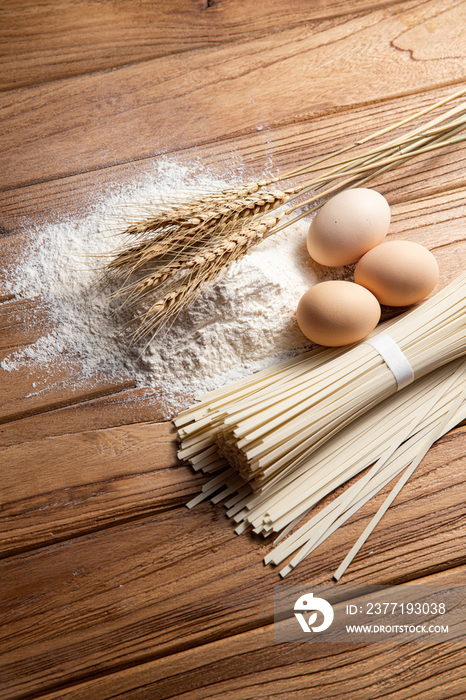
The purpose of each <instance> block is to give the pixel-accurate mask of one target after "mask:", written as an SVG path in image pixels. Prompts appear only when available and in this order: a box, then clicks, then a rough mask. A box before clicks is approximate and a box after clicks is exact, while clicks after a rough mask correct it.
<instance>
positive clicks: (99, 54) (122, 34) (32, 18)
mask: <svg viewBox="0 0 466 700" xmlns="http://www.w3.org/2000/svg"><path fill="white" fill-rule="evenodd" d="M400 2H401V0H395V2H392V3H390V5H391V6H393V5H396V4H399V3H400ZM351 5H352V6H351V12H352V13H353V14H358V13H361V12H369V11H372V10H374V9H375V8H377V7H384V6H385V5H387V2H386V0H372V1H371V0H354V2H352V3H351ZM347 10H348V7H347V4H346V3H345V2H343V0H327V2H325V3H323V2H317V3H311V4H309V3H308V2H305V0H292V1H291V2H288V4H287V11H286V13H283V12H282V8H281V7H280V6H277V3H276V2H274V1H273V0H264V1H263V2H261V3H260V6H259V7H258V8H254V12H251V9H250V7H248V5H247V4H245V3H243V2H240V0H229V1H228V2H225V1H224V0H222V2H205V1H203V0H194V1H193V2H189V1H187V0H176V1H172V2H170V3H166V2H161V0H156V1H155V2H148V0H143V1H141V2H138V3H134V2H130V0H125V1H124V2H118V4H115V3H105V4H102V3H95V2H90V1H89V0H79V1H78V2H74V3H72V4H70V3H68V2H64V1H63V0H54V2H34V3H32V2H31V1H30V0H15V1H14V2H9V3H7V4H5V5H4V6H3V7H2V8H1V11H0V18H1V23H0V27H1V31H0V40H2V39H3V42H4V44H5V48H6V51H5V52H4V54H3V56H2V60H1V61H0V66H1V69H2V82H1V83H0V89H1V90H10V89H12V88H18V87H23V86H25V85H31V84H37V83H44V82H50V81H51V80H59V79H63V78H66V77H70V76H74V75H82V74H84V73H93V72H96V71H105V70H108V69H112V68H115V67H116V66H122V65H126V64H134V63H140V62H145V61H148V60H150V59H154V58H158V57H160V56H169V55H172V54H177V53H187V52H190V51H193V50H196V49H201V48H206V47H208V48H209V49H211V50H212V49H214V48H215V47H217V46H219V45H223V44H229V43H232V42H238V41H241V42H244V41H246V40H250V39H251V38H254V37H261V36H264V35H267V34H273V33H275V32H277V31H278V30H282V29H283V28H284V27H293V26H295V25H302V24H310V23H315V22H316V21H319V26H322V24H323V23H322V20H324V19H327V20H329V19H334V20H335V19H336V18H339V19H340V21H345V19H346V17H347ZM311 26H312V25H311Z"/></svg>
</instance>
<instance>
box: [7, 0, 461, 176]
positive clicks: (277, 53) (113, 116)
mask: <svg viewBox="0 0 466 700" xmlns="http://www.w3.org/2000/svg"><path fill="white" fill-rule="evenodd" d="M464 12H465V10H464V4H462V3H459V4H456V5H452V3H451V1H450V0H440V2H439V1H438V0H436V1H435V2H434V1H433V0H431V1H427V0H423V1H421V0H412V2H408V3H403V4H401V5H396V6H394V7H387V8H383V9H380V10H376V11H374V12H373V13H370V14H368V15H362V16H358V17H355V18H352V19H349V20H348V21H346V22H344V23H343V24H342V25H338V26H336V27H331V28H329V29H325V30H322V27H320V26H318V29H317V31H315V32H313V31H312V29H311V31H309V28H308V26H307V25H303V26H301V25H300V26H297V27H295V28H293V29H288V28H286V29H285V30H283V31H277V32H275V33H274V34H273V35H270V36H266V37H261V38H258V39H254V40H252V41H248V42H246V43H241V42H238V43H235V44H231V45H228V46H221V47H219V48H218V50H216V52H215V62H213V61H212V55H211V51H210V49H200V50H198V51H193V52H192V53H190V55H189V60H187V57H186V55H185V54H179V55H171V56H168V57H163V58H160V59H154V60H152V61H147V62H145V63H141V64H136V65H131V66H126V67H122V68H119V69H117V70H115V71H113V72H111V73H104V74H100V73H96V74H93V75H88V76H83V77H76V78H72V79H69V80H62V81H55V83H54V84H53V88H50V86H48V85H44V86H36V87H31V88H22V89H19V90H15V91H9V92H6V93H3V94H2V96H1V98H0V108H1V109H2V115H3V117H4V123H5V125H6V126H5V129H4V139H3V142H4V149H3V166H4V167H3V169H2V178H1V181H0V187H1V188H2V189H11V188H14V187H17V186H25V185H28V184H31V183H34V182H38V181H44V180H50V179H56V178H61V177H66V176H69V175H71V174H75V173H81V172H83V171H86V170H91V169H96V168H102V167H105V166H110V165H117V164H120V163H123V162H127V161H130V160H139V159H142V158H149V157H153V156H155V155H160V154H162V153H167V152H172V151H173V150H179V149H181V148H188V147H192V146H199V145H201V144H203V143H211V142H213V141H215V140H217V139H224V138H225V137H227V138H231V137H232V136H235V135H238V134H242V133H250V132H255V131H257V129H259V130H264V129H265V130H266V129H268V128H269V127H270V126H273V125H275V124H279V123H282V122H284V121H288V122H290V121H291V122H299V121H302V120H308V119H310V118H314V117H316V116H319V115H322V114H330V113H335V112H336V111H340V110H342V109H345V108H348V107H349V106H350V105H361V104H364V103H368V102H375V101H380V100H386V99H388V98H393V97H396V96H401V95H407V94H410V93H413V92H422V91H425V90H428V89H430V88H431V87H432V85H438V86H441V85H447V84H448V85H452V84H454V83H457V82H460V81H463V80H464V79H465V76H466V54H465V48H464V45H463V44H462V43H461V42H459V44H458V46H456V45H455V51H456V54H455V56H454V57H449V56H445V57H442V58H441V59H439V58H438V56H437V55H436V54H435V52H434V53H433V55H432V56H430V55H429V54H428V53H427V54H426V53H425V52H426V51H427V52H428V46H429V45H427V49H426V48H423V49H422V51H423V54H422V55H423V60H422V61H413V60H412V58H411V57H412V56H413V55H415V54H416V52H417V50H418V46H419V42H420V41H421V40H422V41H424V39H425V32H424V29H425V28H427V29H425V31H428V30H429V28H432V31H433V32H434V33H435V32H438V33H439V35H440V37H441V39H440V40H444V39H445V37H449V36H450V34H452V33H454V32H456V28H457V27H458V26H461V24H462V22H463V21H464ZM330 46H331V56H332V58H331V60H329V47H330ZM423 46H424V44H423ZM419 50H420V51H421V49H419ZM374 52H376V53H374ZM437 53H438V52H437ZM381 65H383V66H384V69H383V70H380V66H381ZM387 75H390V82H389V85H387V80H386V76H387ZM277 95H279V96H285V95H286V99H284V98H280V99H277ZM63 105H66V109H63ZM167 114H168V115H170V114H176V115H183V118H181V119H180V118H177V119H167ZM226 125H227V128H225V127H226ZM77 144H79V147H78V146H77Z"/></svg>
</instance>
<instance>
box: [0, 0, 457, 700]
mask: <svg viewBox="0 0 466 700" xmlns="http://www.w3.org/2000/svg"><path fill="white" fill-rule="evenodd" d="M465 24H466V3H465V2H458V1H457V0H410V1H406V0H402V1H399V0H393V1H392V2H386V0H351V2H345V1H344V0H318V1H316V2H309V1H306V0H289V2H283V1H281V2H279V0H261V2H254V0H204V1H202V0H173V1H172V2H161V1H160V0H152V1H149V0H138V1H137V2H136V1H135V0H34V1H33V0H3V2H2V3H1V6H0V34H1V41H2V51H1V59H0V60H1V65H2V71H1V76H0V78H1V90H2V92H1V94H0V108H1V114H2V116H3V119H2V128H1V136H0V140H1V144H2V147H1V150H2V158H1V167H0V189H1V191H0V211H1V218H0V227H1V228H0V231H1V235H0V261H1V265H2V269H6V268H7V267H8V265H9V264H10V263H11V262H12V261H14V260H15V259H16V258H17V257H18V256H19V255H20V254H21V251H22V250H23V248H24V246H25V244H26V242H27V240H28V239H29V237H30V236H33V235H34V233H33V231H34V230H35V229H34V227H36V226H38V227H39V228H40V227H41V226H43V225H45V224H46V223H47V222H50V221H54V220H55V219H56V217H60V215H63V216H65V215H66V216H67V217H75V218H76V220H78V219H79V217H82V216H84V215H85V214H86V212H87V210H88V207H89V202H90V201H92V202H94V201H99V198H101V199H104V198H105V197H106V196H107V195H108V194H109V192H111V191H112V189H113V188H115V187H119V186H124V185H127V184H129V183H131V182H134V181H138V180H140V179H142V178H143V177H145V176H147V175H148V174H150V173H151V172H153V171H154V167H155V164H156V163H157V159H158V158H160V157H161V156H162V155H163V154H171V155H176V157H177V159H178V160H179V161H180V162H185V161H186V162H188V161H190V160H192V159H194V158H199V159H201V161H202V162H203V163H205V164H206V165H207V166H209V167H213V168H216V169H217V171H218V172H225V171H226V172H227V171H228V165H229V163H230V161H231V160H232V158H233V159H235V162H241V163H242V164H243V168H244V173H245V177H253V176H255V177H260V174H261V173H262V172H263V169H264V168H265V167H268V164H270V163H271V162H272V163H273V167H274V168H276V169H277V170H278V171H279V170H281V171H282V172H283V171H284V169H288V168H289V167H290V166H292V165H297V164H299V163H301V162H304V161H306V160H309V159H311V158H314V157H316V156H318V155H319V154H322V153H325V152H329V151H331V150H334V149H336V148H338V147H340V146H342V145H346V144H348V143H349V142H351V141H354V140H355V138H360V137H362V136H364V135H367V134H368V133H370V132H371V131H373V130H374V128H378V126H379V125H380V126H381V125H384V124H389V123H390V122H392V121H394V120H395V119H397V118H401V117H402V116H404V115H407V114H409V113H412V112H414V111H416V110H418V109H420V108H422V107H423V106H426V105H428V104H430V103H433V102H435V101H436V100H438V99H440V98H441V97H442V96H445V95H447V94H449V93H450V92H453V91H455V90H456V89H459V88H460V87H461V86H465V85H466V39H465V34H464V27H465ZM465 165H466V147H465V146H462V145H459V146H456V147H454V148H450V149H448V150H446V151H444V152H442V153H440V154H437V155H435V156H434V155H430V156H426V157H423V158H422V160H419V161H418V162H416V163H412V164H410V165H406V166H403V167H402V168H401V169H399V170H396V171H394V172H392V173H390V174H387V175H386V176H384V177H383V178H380V179H379V180H378V181H377V188H378V189H379V191H381V192H382V193H383V194H385V196H386V197H387V198H388V200H389V202H390V204H391V205H392V219H393V223H392V228H391V234H390V235H391V236H392V237H400V238H403V237H406V238H410V239H411V240H416V241H418V242H421V243H423V244H425V245H427V246H428V247H429V248H430V249H431V250H433V251H434V252H435V254H436V256H437V258H438V260H439V263H440V267H441V282H440V286H444V285H445V284H446V283H447V282H448V281H449V280H451V279H453V278H454V277H455V276H456V275H457V274H458V272H459V271H460V270H463V269H464V265H465V262H466V241H465V230H466V229H465V223H466V206H465V197H464V186H465V184H466V177H465V174H464V173H465V170H464V168H465ZM0 301H1V302H2V303H1V304H0V318H1V334H0V360H1V359H2V358H4V357H6V356H7V355H9V354H10V353H11V352H12V350H14V349H16V348H24V347H26V346H27V345H28V344H30V343H33V342H35V341H36V340H37V339H38V338H40V337H41V336H42V335H43V334H44V333H46V332H48V330H50V323H51V322H50V319H49V318H48V316H47V314H46V313H45V312H44V310H43V307H42V306H41V300H40V299H37V298H34V299H30V300H24V299H23V300H19V299H15V298H11V295H9V294H8V293H7V292H6V286H5V284H4V276H3V275H2V279H1V280H0ZM78 365H79V359H78V358H77V359H76V366H77V367H78ZM46 372H49V374H48V375H46V374H45V373H46ZM45 376H48V377H49V381H48V387H49V388H48V389H47V390H45V391H42V392H41V393H39V394H38V393H37V392H34V391H32V386H33V383H34V382H36V381H38V380H43V379H44V377H45ZM0 391H1V402H0V422H1V426H0V441H1V452H0V465H1V473H2V477H1V482H0V492H1V510H0V529H1V543H0V551H1V557H2V560H1V562H0V623H1V624H0V651H1V660H0V698H2V699H3V698H8V699H10V698H11V699H13V698H24V699H26V698H38V697H40V698H47V700H52V698H53V699H55V698H57V699H58V698H66V699H67V700H71V699H72V698H73V699H78V698H79V699H84V700H87V699H90V700H109V699H110V698H118V699H120V698H131V700H133V699H134V700H136V699H137V700H142V699H143V698H144V699H149V700H158V699H160V700H162V699H168V698H180V699H181V698H183V700H204V698H222V699H223V698H228V700H247V699H249V698H268V699H272V698H273V699H274V700H278V698H280V699H282V698H283V699H284V700H291V699H293V700H294V699H302V698H304V699H307V698H309V699H310V698H312V699H313V700H314V699H316V700H317V699H327V698H341V697H342V696H345V697H348V698H352V699H353V698H354V699H355V700H356V699H357V700H363V699H366V698H371V699H374V698H384V699H390V700H395V699H397V700H401V699H411V698H422V699H425V700H437V699H439V698H442V699H447V698H448V699H449V698H463V697H466V668H465V648H466V640H465V639H464V637H461V636H460V637H456V638H454V639H453V640H452V639H449V641H447V642H445V641H444V642H437V641H434V642H432V643H431V644H430V646H427V647H425V646H422V645H419V644H417V643H416V642H410V643H406V642H404V643H400V644H399V645H394V644H393V643H391V644H388V643H381V644H373V645H368V646H367V645H366V646H364V645H355V646H354V647H352V648H351V649H347V650H345V651H341V650H340V651H339V650H335V651H334V652H332V653H329V650H328V649H323V650H321V649H320V648H317V647H314V645H312V644H306V643H302V642H299V643H298V642H288V643H282V644H276V643H274V642H273V588H274V586H275V585H280V579H279V577H278V575H277V573H276V571H275V570H273V569H271V568H270V567H264V565H263V563H262V558H263V556H264V554H265V553H266V552H267V551H269V549H270V545H269V544H268V543H267V542H264V541H263V540H262V539H260V538H258V537H257V538H256V537H253V536H242V537H237V536H236V535H235V534H234V532H233V528H232V526H231V523H230V522H229V521H228V520H227V519H226V517H225V516H224V514H223V512H222V509H221V507H219V506H213V505H212V504H211V503H210V502H207V503H204V504H202V505H201V506H199V507H197V508H195V509H194V510H193V511H188V510H187V509H186V507H185V506H184V504H185V503H186V501H187V500H189V498H190V497H192V496H194V495H195V494H196V493H198V491H199V487H200V484H201V482H202V477H200V476H196V475H194V474H193V473H192V471H191V470H190V468H188V466H186V465H185V464H181V463H179V462H178V461H177V459H176V443H175V439H174V430H173V427H172V425H171V423H170V422H169V421H166V420H164V419H163V413H162V412H161V410H160V407H159V406H158V404H157V401H156V398H155V394H154V392H153V391H151V390H145V389H141V388H135V385H134V382H133V381H132V380H128V381H125V382H118V381H115V380H111V379H105V378H100V379H99V380H97V379H89V381H88V382H87V383H85V384H83V383H82V382H81V383H79V384H76V383H73V370H72V369H70V365H69V363H68V364H67V365H63V364H61V363H59V362H55V364H54V365H53V367H52V369H50V367H47V368H45V367H43V366H38V365H37V364H33V363H31V364H30V366H26V367H23V368H20V369H19V370H18V371H15V372H6V371H3V370H0ZM465 447H466V428H464V427H458V428H457V429H455V430H453V431H452V432H451V433H449V434H448V435H447V436H445V437H444V438H443V439H442V440H441V441H440V442H438V443H437V444H436V445H435V446H434V447H433V448H432V449H431V450H430V452H429V453H428V455H427V457H426V459H425V460H424V461H423V462H422V464H421V466H420V467H419V469H418V470H417V472H416V474H415V476H414V477H413V478H412V479H411V480H410V482H409V483H408V485H407V486H406V487H405V488H404V490H403V491H402V493H401V494H400V496H399V497H398V498H397V500H396V501H395V503H394V504H393V506H392V507H391V508H390V510H389V511H388V513H387V514H386V516H385V518H384V519H383V520H382V522H381V524H380V525H379V527H378V528H377V529H376V531H375V532H374V533H373V535H372V536H371V538H370V540H369V541H368V542H367V544H366V545H365V546H364V547H363V549H362V551H361V552H360V554H359V555H358V557H357V558H356V559H355V561H354V562H353V564H352V565H351V567H350V568H349V569H348V572H347V574H346V575H345V578H344V581H345V582H348V583H356V584H367V583H383V584H387V585H395V584H398V583H400V582H407V581H416V582H419V583H446V584H458V583H466V528H465V516H466V485H465V479H464V473H465V469H466V459H465V457H464V450H465ZM380 502H381V500H380V498H378V499H376V502H370V503H369V504H367V505H366V506H365V507H364V508H363V510H362V511H361V512H360V513H359V514H358V515H357V516H355V517H353V519H352V520H350V521H349V522H348V523H347V524H346V525H345V526H344V527H342V528H341V530H339V532H338V533H336V535H334V536H333V537H332V538H330V540H328V542H327V543H325V544H324V545H323V546H322V547H321V548H320V549H319V550H318V551H317V555H316V556H313V557H310V558H308V559H307V560H305V561H304V562H303V563H302V564H301V565H300V566H299V567H298V568H297V569H296V570H295V571H294V573H293V574H292V575H291V576H290V577H288V578H287V579H286V583H287V584H288V583H292V584H296V585H302V586H305V585H307V586H317V585H320V584H324V583H325V584H330V582H331V576H332V573H333V571H334V570H335V569H336V567H337V566H338V564H339V563H340V562H341V560H342V558H343V557H344V555H345V554H346V552H347V551H348V550H349V548H350V547H351V545H352V544H353V542H354V541H355V539H356V538H357V536H358V535H359V533H360V532H361V530H362V529H363V526H364V525H365V524H366V523H367V522H368V521H369V519H370V517H371V515H372V514H373V513H374V512H375V510H376V507H377V506H378V505H379V503H380ZM334 585H336V584H334Z"/></svg>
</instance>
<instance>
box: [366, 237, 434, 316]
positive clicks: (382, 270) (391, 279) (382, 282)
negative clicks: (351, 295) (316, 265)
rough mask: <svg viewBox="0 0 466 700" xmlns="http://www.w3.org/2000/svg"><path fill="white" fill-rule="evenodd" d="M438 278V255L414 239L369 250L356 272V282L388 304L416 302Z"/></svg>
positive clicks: (393, 242)
mask: <svg viewBox="0 0 466 700" xmlns="http://www.w3.org/2000/svg"><path fill="white" fill-rule="evenodd" d="M438 278H439V267H438V263H437V260H436V259H435V257H434V256H433V255H432V253H431V252H430V250H428V249H427V248H425V247H424V246H422V245H420V244H419V243H414V242H413V241H387V242H386V243H382V245H380V246H378V247H377V248H373V249H372V250H370V251H369V252H368V253H366V255H364V256H363V257H362V258H361V260H360V261H359V262H358V264H357V265H356V269H355V271H354V281H355V282H357V284H361V285H362V286H363V287H365V288H366V289H369V291H371V292H372V294H374V295H375V296H376V297H377V299H378V300H379V302H380V303H381V304H386V305H387V306H409V305H410V304H416V303H417V302H418V301H421V299H424V297H426V296H427V295H428V294H430V292H431V291H432V290H433V289H434V287H435V285H436V284H437V282H438Z"/></svg>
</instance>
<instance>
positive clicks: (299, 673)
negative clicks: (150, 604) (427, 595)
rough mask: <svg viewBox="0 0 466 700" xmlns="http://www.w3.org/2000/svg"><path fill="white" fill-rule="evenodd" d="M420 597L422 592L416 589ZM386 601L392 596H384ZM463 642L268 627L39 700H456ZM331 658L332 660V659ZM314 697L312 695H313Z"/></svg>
mask: <svg viewBox="0 0 466 700" xmlns="http://www.w3.org/2000/svg"><path fill="white" fill-rule="evenodd" d="M465 574H466V569H465V567H458V569H454V570H453V571H447V572H443V573H441V574H435V575H433V576H428V577H423V578H421V579H418V580H417V581H416V582H414V584H413V586H414V588H416V587H417V586H419V587H420V586H449V585H450V586H457V585H459V584H460V582H461V581H463V580H464V576H465ZM418 590H420V589H418ZM387 596H388V597H389V596H390V590H387ZM464 648H465V638H464V632H463V634H461V631H460V629H459V630H458V632H457V633H456V634H455V638H454V639H453V640H449V641H448V642H442V641H441V640H439V639H438V638H435V639H431V640H429V641H426V640H423V641H422V642H421V643H420V642H419V641H416V642H408V643H406V642H403V643H398V644H397V643H396V640H395V642H389V643H387V642H385V643H377V644H369V645H367V646H359V645H353V648H350V649H348V648H346V649H345V648H343V649H341V648H340V649H329V645H318V644H312V643H307V644H306V643H304V644H303V643H302V642H299V643H298V642H286V643H277V642H275V640H274V630H273V626H272V625H266V626H263V627H258V628H256V629H254V630H249V631H247V632H242V633H240V634H237V635H234V636H232V637H227V638H223V639H220V640H218V641H214V642H210V643H207V644H203V645H201V646H198V647H194V648H192V649H189V650H187V651H182V652H178V653H176V654H173V655H171V656H168V657H165V658H160V659H157V660H155V661H148V662H146V663H143V664H138V665H137V666H133V667H131V668H126V669H124V670H121V671H116V672H115V673H112V674H111V675H107V676H105V677H102V678H95V679H93V680H89V681H87V682H84V683H79V684H77V685H71V686H70V687H67V688H63V689H61V690H57V691H55V692H52V693H50V694H47V695H44V696H41V698H43V700H80V698H83V697H85V698H86V699H87V700H110V699H111V698H116V697H125V698H127V700H143V699H145V698H148V697H150V698H151V700H168V698H173V699H174V698H186V699H187V698H188V697H189V699H190V700H204V699H205V698H211V700H214V699H217V700H220V699H221V698H224V697H225V696H226V695H227V696H228V697H229V698H231V699H232V700H244V698H245V697H247V698H256V697H259V698H264V697H267V698H277V699H278V698H282V697H286V698H287V699H288V698H297V699H301V698H303V697H312V698H313V700H314V699H315V700H319V699H320V700H329V698H340V697H342V696H343V695H345V696H349V697H351V698H352V700H353V699H354V700H358V699H359V700H368V698H371V699H374V700H375V699H376V698H384V699H389V700H402V699H406V698H422V699H425V700H445V698H447V697H448V698H453V697H460V696H461V692H462V691H463V689H464V676H465V673H466V669H465V660H464V659H465V657H464ZM332 652H333V653H332ZM311 694H312V695H311Z"/></svg>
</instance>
